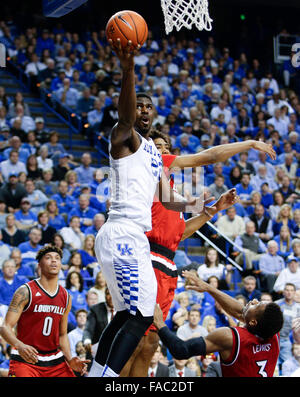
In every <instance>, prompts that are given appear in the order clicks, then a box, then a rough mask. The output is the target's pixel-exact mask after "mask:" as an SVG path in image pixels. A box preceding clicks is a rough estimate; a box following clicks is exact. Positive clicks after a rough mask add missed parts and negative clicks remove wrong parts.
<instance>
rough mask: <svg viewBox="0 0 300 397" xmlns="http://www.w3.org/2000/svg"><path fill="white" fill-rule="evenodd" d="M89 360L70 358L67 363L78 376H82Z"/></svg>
mask: <svg viewBox="0 0 300 397" xmlns="http://www.w3.org/2000/svg"><path fill="white" fill-rule="evenodd" d="M90 362H91V360H81V359H80V358H79V357H72V358H71V360H70V361H69V365H70V367H71V368H72V369H73V371H75V372H79V373H80V375H81V376H82V375H84V374H85V373H86V371H87V364H88V363H90Z"/></svg>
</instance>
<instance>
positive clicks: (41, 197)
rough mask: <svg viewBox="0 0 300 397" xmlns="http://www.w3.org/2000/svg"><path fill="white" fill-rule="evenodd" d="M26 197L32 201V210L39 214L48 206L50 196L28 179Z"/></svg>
mask: <svg viewBox="0 0 300 397" xmlns="http://www.w3.org/2000/svg"><path fill="white" fill-rule="evenodd" d="M25 189H26V197H27V199H28V200H29V201H30V204H31V211H32V212H34V213H35V214H38V213H39V212H40V211H43V210H44V209H45V208H46V204H47V203H48V201H49V199H48V197H47V196H46V195H45V194H44V193H43V192H42V191H41V190H39V189H36V188H35V182H34V181H33V180H32V179H27V180H26V182H25Z"/></svg>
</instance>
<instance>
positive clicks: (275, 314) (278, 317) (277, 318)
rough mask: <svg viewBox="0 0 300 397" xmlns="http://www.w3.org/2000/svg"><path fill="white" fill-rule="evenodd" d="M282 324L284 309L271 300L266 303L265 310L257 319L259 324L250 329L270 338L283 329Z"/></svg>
mask: <svg viewBox="0 0 300 397" xmlns="http://www.w3.org/2000/svg"><path fill="white" fill-rule="evenodd" d="M282 326H283V314H282V311H281V309H280V307H279V306H278V305H277V304H276V303H274V302H270V303H268V304H267V305H266V307H265V310H264V311H263V312H262V313H261V315H260V317H259V318H258V319H257V325H256V326H255V327H252V329H251V330H250V331H251V333H253V334H255V335H258V336H259V337H261V338H262V339H268V338H271V337H272V336H273V335H275V334H277V332H279V331H280V330H281V328H282Z"/></svg>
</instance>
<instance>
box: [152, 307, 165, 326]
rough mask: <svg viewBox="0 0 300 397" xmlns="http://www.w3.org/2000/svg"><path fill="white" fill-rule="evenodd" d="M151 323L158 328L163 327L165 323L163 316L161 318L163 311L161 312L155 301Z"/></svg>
mask: <svg viewBox="0 0 300 397" xmlns="http://www.w3.org/2000/svg"><path fill="white" fill-rule="evenodd" d="M153 324H154V325H155V327H156V328H157V329H158V330H159V329H161V328H163V327H164V326H165V325H166V324H165V322H164V318H163V312H162V310H161V308H160V306H159V304H157V303H156V305H155V309H154V316H153Z"/></svg>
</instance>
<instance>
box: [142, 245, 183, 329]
mask: <svg viewBox="0 0 300 397" xmlns="http://www.w3.org/2000/svg"><path fill="white" fill-rule="evenodd" d="M154 255H155V260H154ZM151 259H152V265H153V268H154V273H155V276H156V280H157V295H156V303H158V304H159V306H160V308H161V310H162V312H163V318H164V320H165V319H166V318H167V316H168V313H169V310H170V307H171V304H172V302H173V300H174V296H175V290H176V287H177V270H174V269H175V264H174V262H173V263H172V262H171V261H170V260H168V262H169V263H170V265H172V271H170V269H166V267H164V266H162V262H166V261H167V259H165V258H162V257H161V256H160V257H158V256H157V255H156V254H153V253H152V252H151ZM149 331H156V327H155V326H154V325H153V324H152V325H151V326H150V328H148V330H147V331H146V334H145V335H147V334H148V332H149Z"/></svg>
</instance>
